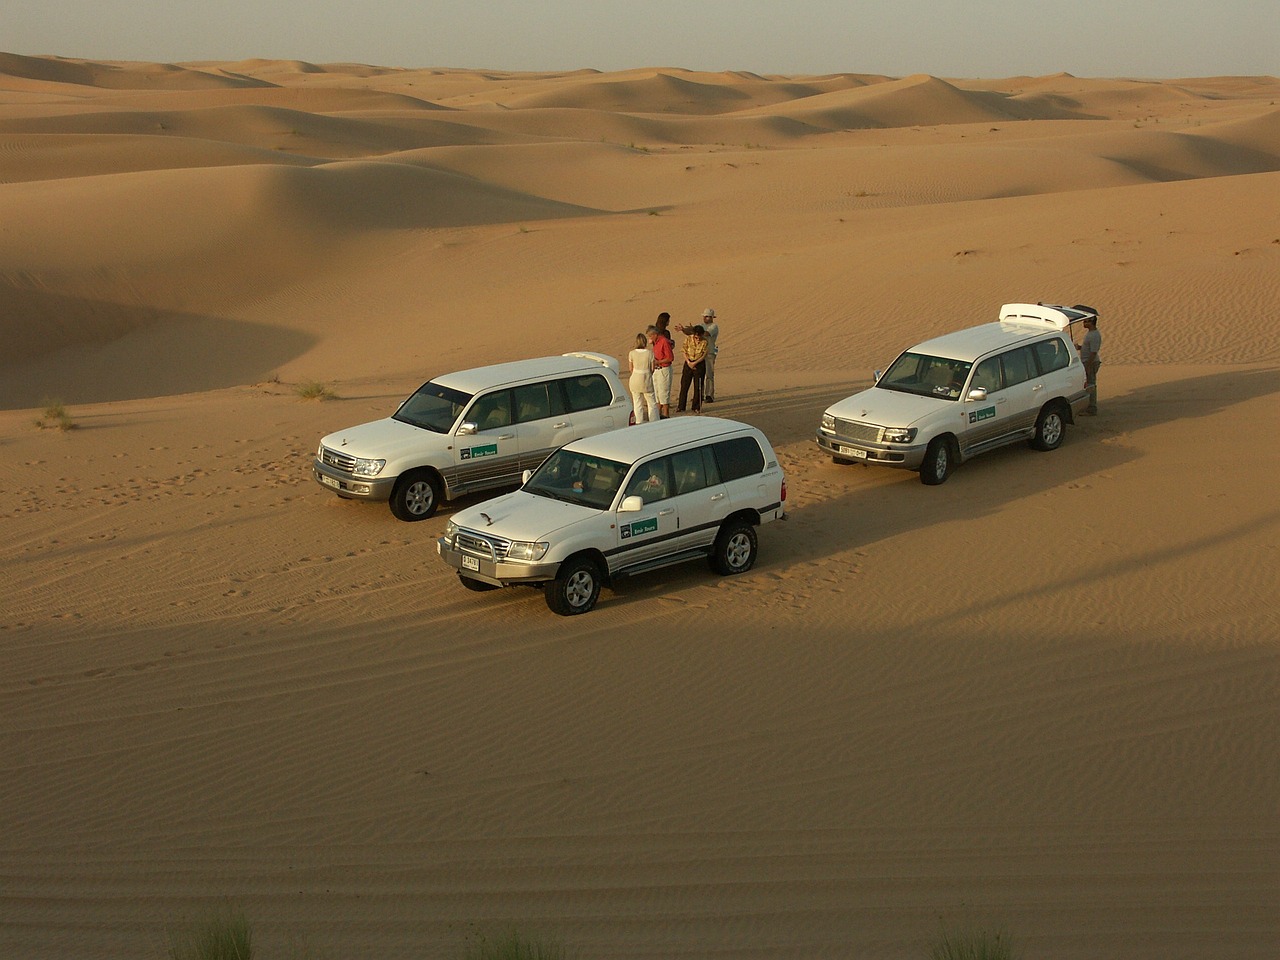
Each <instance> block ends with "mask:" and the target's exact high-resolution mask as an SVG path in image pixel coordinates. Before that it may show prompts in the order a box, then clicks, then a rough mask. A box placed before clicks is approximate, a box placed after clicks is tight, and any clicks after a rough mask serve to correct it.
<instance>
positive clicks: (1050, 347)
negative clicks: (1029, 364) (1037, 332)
mask: <svg viewBox="0 0 1280 960" xmlns="http://www.w3.org/2000/svg"><path fill="white" fill-rule="evenodd" d="M1032 349H1033V350H1034V351H1035V354H1036V360H1037V361H1038V362H1039V364H1040V372H1041V373H1052V372H1053V371H1054V370H1061V369H1062V368H1063V367H1065V366H1067V364H1069V363H1070V362H1071V355H1070V354H1068V353H1067V346H1066V344H1064V343H1063V342H1062V338H1061V337H1051V338H1050V339H1048V340H1041V341H1040V342H1039V343H1037V344H1036V345H1035V346H1034V347H1032Z"/></svg>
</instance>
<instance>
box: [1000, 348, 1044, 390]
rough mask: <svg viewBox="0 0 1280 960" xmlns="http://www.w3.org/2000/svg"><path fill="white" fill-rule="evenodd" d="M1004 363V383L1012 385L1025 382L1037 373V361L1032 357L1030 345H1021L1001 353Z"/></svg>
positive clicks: (1008, 385)
mask: <svg viewBox="0 0 1280 960" xmlns="http://www.w3.org/2000/svg"><path fill="white" fill-rule="evenodd" d="M1000 359H1001V360H1002V361H1003V363H1004V385H1005V386H1006V387H1012V386H1013V385H1014V384H1015V383H1023V382H1025V381H1027V380H1030V379H1031V378H1032V377H1034V376H1035V375H1036V367H1035V361H1034V360H1033V359H1032V357H1031V348H1030V347H1019V348H1018V349H1017V350H1010V351H1009V352H1008V353H1004V354H1001V355H1000Z"/></svg>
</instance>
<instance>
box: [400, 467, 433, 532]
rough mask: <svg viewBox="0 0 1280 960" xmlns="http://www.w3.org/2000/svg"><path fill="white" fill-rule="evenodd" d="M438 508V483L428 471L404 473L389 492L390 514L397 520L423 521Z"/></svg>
mask: <svg viewBox="0 0 1280 960" xmlns="http://www.w3.org/2000/svg"><path fill="white" fill-rule="evenodd" d="M438 506H440V481H439V480H438V479H437V478H436V475H435V474H434V473H432V472H431V471H430V470H414V471H412V472H410V473H406V474H405V475H404V476H403V477H401V478H400V479H399V480H398V481H397V482H396V485H395V489H394V490H392V491H391V512H392V513H394V514H395V515H396V519H397V520H405V521H408V522H413V521H415V520H425V519H427V517H429V516H431V515H432V514H434V513H435V512H436V508H437V507H438Z"/></svg>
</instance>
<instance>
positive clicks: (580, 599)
mask: <svg viewBox="0 0 1280 960" xmlns="http://www.w3.org/2000/svg"><path fill="white" fill-rule="evenodd" d="M601 580H602V575H601V573H600V567H599V566H598V565H597V564H596V562H595V561H594V560H592V559H591V558H590V557H570V558H569V559H568V560H566V561H565V562H564V563H562V564H560V571H559V572H558V573H557V574H556V578H555V579H554V580H552V581H551V582H550V583H548V584H546V585H545V586H544V587H543V588H542V593H543V596H545V597H546V598H547V606H548V607H550V608H551V612H552V613H558V614H559V615H560V616H562V617H572V616H576V615H577V614H579V613H586V612H587V611H588V610H590V609H591V608H592V607H594V606H595V605H596V600H597V599H599V597H600V585H601Z"/></svg>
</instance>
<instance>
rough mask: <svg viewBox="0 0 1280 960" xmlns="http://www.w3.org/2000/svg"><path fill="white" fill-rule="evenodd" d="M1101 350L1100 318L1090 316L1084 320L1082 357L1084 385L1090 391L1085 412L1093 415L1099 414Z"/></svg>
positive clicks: (1081, 346)
mask: <svg viewBox="0 0 1280 960" xmlns="http://www.w3.org/2000/svg"><path fill="white" fill-rule="evenodd" d="M1101 352H1102V334H1100V333H1099V332H1098V318H1097V317H1090V318H1089V319H1088V320H1086V321H1085V322H1084V341H1083V342H1082V343H1081V344H1080V359H1081V361H1083V363H1084V386H1085V389H1086V390H1088V391H1089V406H1088V407H1086V408H1085V411H1084V412H1085V413H1086V414H1087V415H1088V416H1091V417H1096V416H1097V415H1098V367H1099V366H1100V365H1101V364H1102V360H1101V359H1100V358H1099V356H1098V354H1099V353H1101Z"/></svg>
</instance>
